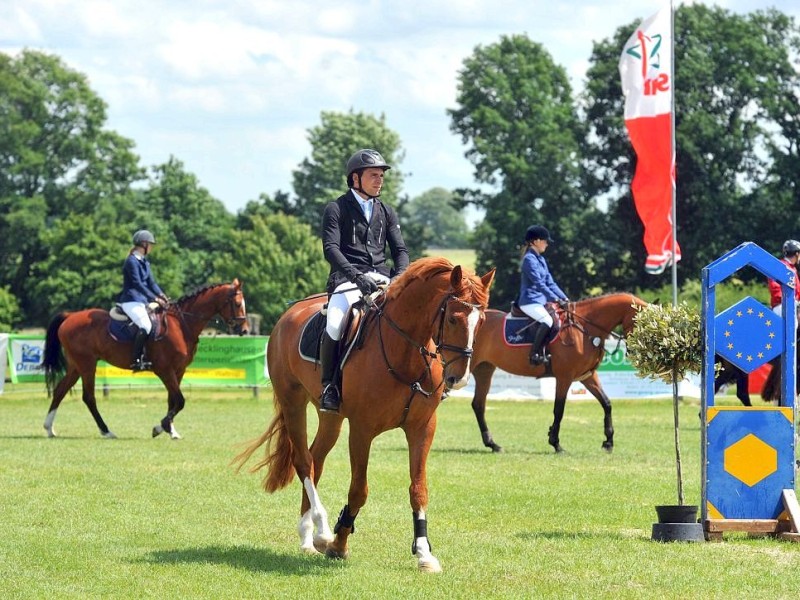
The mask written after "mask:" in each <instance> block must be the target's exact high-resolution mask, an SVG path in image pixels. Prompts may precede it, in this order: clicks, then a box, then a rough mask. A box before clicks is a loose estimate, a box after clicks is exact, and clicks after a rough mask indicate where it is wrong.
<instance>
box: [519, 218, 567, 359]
mask: <svg viewBox="0 0 800 600" xmlns="http://www.w3.org/2000/svg"><path fill="white" fill-rule="evenodd" d="M551 242H553V239H552V238H551V237H550V232H549V231H547V229H546V228H545V227H543V226H541V225H531V226H530V227H528V230H527V231H526V232H525V245H526V248H527V249H526V250H525V254H523V256H522V262H521V263H520V274H521V276H522V277H521V282H520V287H519V298H518V299H517V304H518V305H519V308H520V309H521V310H522V312H524V313H525V314H526V315H528V316H529V317H531V318H532V319H533V320H534V321H536V323H535V324H534V326H533V327H534V330H533V344H532V345H531V355H530V362H531V364H532V365H541V364H544V363H546V362H548V361H549V360H550V357H549V356H548V355H547V351H546V350H545V349H544V348H543V346H544V340H545V337H546V336H547V332H548V331H550V328H551V327H552V326H553V317H551V316H550V313H548V312H547V309H546V308H545V307H544V305H545V304H546V303H548V302H559V303H560V304H565V303H567V302H569V300H568V299H567V295H566V294H565V293H564V292H563V291H562V290H561V288H560V287H558V284H557V283H556V282H555V280H554V279H553V276H552V275H551V274H550V269H549V268H548V267H547V261H545V259H544V257H543V256H542V254H544V252H545V250H547V246H548V244H550V243H551Z"/></svg>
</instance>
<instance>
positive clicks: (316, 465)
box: [233, 257, 494, 572]
mask: <svg viewBox="0 0 800 600" xmlns="http://www.w3.org/2000/svg"><path fill="white" fill-rule="evenodd" d="M493 278H494V270H492V271H491V272H489V273H487V274H486V275H484V276H483V277H482V278H478V277H477V276H475V275H473V274H471V273H467V272H466V271H465V270H463V269H462V268H461V267H460V266H457V267H454V266H453V265H452V264H451V263H450V262H449V261H447V260H446V259H444V258H440V257H428V258H422V259H420V260H417V261H415V262H413V263H412V264H411V265H410V266H409V267H408V269H407V270H406V272H405V273H403V274H402V275H401V276H399V277H398V278H397V279H396V280H395V281H394V282H392V284H391V285H390V286H389V287H388V288H386V290H385V291H383V292H380V293H379V294H378V295H377V296H376V297H375V299H374V301H372V302H371V303H370V302H368V308H367V311H366V313H365V315H364V316H363V319H362V322H363V328H362V329H361V334H360V336H359V339H360V340H361V341H360V342H359V343H357V344H355V346H354V347H353V349H352V350H351V351H350V354H349V356H348V357H347V358H346V360H345V363H344V366H343V372H342V405H341V409H340V413H339V414H332V413H319V423H318V427H317V433H316V436H315V438H314V441H313V443H312V444H311V447H310V448H309V445H308V437H307V432H306V406H307V404H308V403H309V402H313V403H314V405H315V406H316V408H317V410H318V411H319V396H320V393H321V392H322V386H321V384H320V372H319V368H318V367H317V363H314V362H311V361H310V360H304V359H303V358H302V357H301V356H300V354H299V352H298V345H299V340H300V337H301V332H302V331H303V328H304V326H305V324H306V323H307V322H308V321H309V320H310V319H311V318H312V317H313V316H314V315H315V314H316V313H317V312H318V311H319V309H320V307H321V306H322V303H323V302H324V298H319V297H317V299H315V298H314V297H311V298H307V299H305V300H303V301H300V302H299V303H297V304H295V305H294V306H292V307H291V308H290V309H289V310H287V311H286V313H284V314H283V316H281V318H280V319H279V320H278V323H277V324H276V325H275V328H274V329H273V330H272V335H271V336H270V340H269V346H268V349H267V363H268V365H269V374H270V377H271V379H272V387H273V392H274V407H275V413H274V417H273V419H272V421H271V423H270V425H269V427H268V428H267V430H266V431H265V432H264V434H263V435H261V437H259V438H258V439H256V440H254V441H253V442H251V443H250V444H249V446H248V447H247V448H246V449H245V450H244V451H243V452H242V453H240V454H239V455H238V456H237V457H236V458H234V460H233V463H234V464H237V465H238V469H241V468H242V466H243V465H244V464H245V463H246V462H247V461H248V459H249V458H250V457H251V456H252V455H253V453H254V452H255V451H256V450H257V449H258V448H259V447H261V446H265V457H264V458H263V459H262V460H261V461H260V462H259V463H258V464H256V465H255V466H253V467H252V469H251V472H255V471H257V470H258V469H261V468H263V467H266V468H267V473H266V475H265V477H264V481H263V487H264V489H265V490H266V491H267V492H269V493H272V492H274V491H276V490H279V489H282V488H284V487H286V486H287V485H288V484H289V483H290V482H291V481H292V478H293V476H294V475H295V474H297V477H298V479H299V480H300V482H301V484H302V488H303V497H302V503H301V507H300V515H301V517H300V522H299V524H298V528H297V530H298V533H299V534H300V548H301V550H302V551H304V552H308V553H315V552H324V553H325V554H326V555H327V556H328V557H330V558H341V559H344V558H347V556H348V555H349V549H348V538H349V536H350V534H351V533H353V531H354V528H353V525H354V520H355V518H356V516H357V515H358V512H359V510H361V507H362V506H364V504H365V503H366V501H367V463H368V461H369V452H370V447H371V445H372V441H373V439H374V438H375V437H376V436H378V435H379V434H380V433H383V432H385V431H388V430H390V429H395V428H397V427H399V428H401V429H402V430H403V431H404V432H405V436H406V441H407V443H408V453H409V466H410V474H411V486H410V488H409V495H410V501H411V510H412V511H413V521H414V543H413V546H412V552H413V553H414V555H415V556H416V557H417V559H418V567H419V569H420V570H423V571H433V572H436V571H440V570H441V566H440V564H439V561H438V559H437V558H436V557H435V556H433V554H432V553H431V548H430V544H429V543H428V535H427V520H426V517H425V512H426V510H427V506H428V486H427V475H426V461H427V458H428V451H429V450H430V447H431V443H432V442H433V435H434V432H435V431H436V408H437V407H438V406H439V403H440V402H441V400H442V394H443V392H444V391H445V389H446V388H459V387H462V386H463V385H465V384H466V382H467V379H468V378H469V366H470V357H471V356H472V345H473V340H474V339H475V334H476V332H477V331H478V330H479V328H480V326H481V324H482V322H483V313H484V310H485V308H486V306H487V304H488V300H489V286H490V285H491V283H492V280H493ZM345 418H348V419H349V420H350V439H349V450H350V491H349V493H348V496H347V504H346V505H345V506H344V508H343V509H342V512H341V514H340V515H339V519H338V522H337V524H336V527H335V528H334V530H333V533H331V530H330V527H329V526H328V517H327V512H326V510H325V508H324V506H323V504H322V501H321V500H320V496H319V493H318V490H317V488H318V485H319V480H320V477H321V476H322V470H323V467H324V464H325V457H326V456H327V455H328V453H329V452H330V450H331V448H333V446H334V444H335V443H336V441H337V439H338V437H339V434H340V432H341V428H342V422H343V420H344V419H345Z"/></svg>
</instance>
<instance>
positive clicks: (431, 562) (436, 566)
mask: <svg viewBox="0 0 800 600" xmlns="http://www.w3.org/2000/svg"><path fill="white" fill-rule="evenodd" d="M417 566H418V567H419V570H420V571H421V572H423V573H441V572H442V565H441V564H440V563H439V560H438V559H437V558H436V557H435V556H431V557H429V558H426V559H420V560H419V563H418V564H417Z"/></svg>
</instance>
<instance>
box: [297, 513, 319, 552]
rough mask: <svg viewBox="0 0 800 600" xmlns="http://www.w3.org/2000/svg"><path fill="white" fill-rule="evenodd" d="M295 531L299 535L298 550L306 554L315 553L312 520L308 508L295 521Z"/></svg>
mask: <svg viewBox="0 0 800 600" xmlns="http://www.w3.org/2000/svg"><path fill="white" fill-rule="evenodd" d="M297 533H298V535H299V536H300V550H301V551H303V552H305V553H306V554H317V549H316V548H315V547H314V520H313V519H312V517H311V509H310V508H309V509H308V510H307V511H306V512H305V513H304V514H303V516H302V517H300V521H299V522H298V523H297Z"/></svg>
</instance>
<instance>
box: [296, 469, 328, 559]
mask: <svg viewBox="0 0 800 600" xmlns="http://www.w3.org/2000/svg"><path fill="white" fill-rule="evenodd" d="M303 487H304V488H305V490H306V496H308V500H309V502H311V508H310V509H309V512H310V513H311V519H312V521H313V522H314V530H315V532H316V533H315V534H314V547H315V548H316V549H317V550H318V551H320V552H324V551H325V549H326V548H327V547H328V544H329V543H330V542H332V541H333V532H332V531H331V528H330V526H329V525H328V513H327V511H326V510H325V507H324V506H322V501H321V500H320V499H319V494H318V493H317V488H315V487H314V483H313V482H312V481H311V479H309V478H308V477H306V478H305V479H304V480H303Z"/></svg>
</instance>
